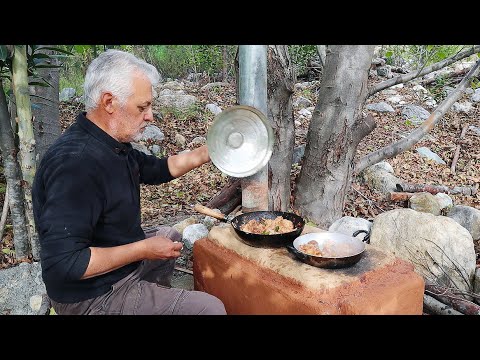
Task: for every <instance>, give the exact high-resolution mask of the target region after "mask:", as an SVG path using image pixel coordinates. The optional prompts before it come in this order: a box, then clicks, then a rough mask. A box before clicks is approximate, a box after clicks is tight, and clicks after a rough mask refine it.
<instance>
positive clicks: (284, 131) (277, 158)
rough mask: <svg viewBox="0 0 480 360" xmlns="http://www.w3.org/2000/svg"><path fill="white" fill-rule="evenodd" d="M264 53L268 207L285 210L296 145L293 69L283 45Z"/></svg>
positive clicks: (288, 196)
mask: <svg viewBox="0 0 480 360" xmlns="http://www.w3.org/2000/svg"><path fill="white" fill-rule="evenodd" d="M267 56H268V59H267V64H268V70H267V71H268V76H267V99H268V118H269V120H270V123H271V124H272V128H273V133H274V135H275V142H274V145H273V152H272V157H271V158H270V161H269V163H268V182H269V184H268V188H269V200H268V204H269V210H274V211H288V210H289V208H290V170H291V168H292V158H293V147H294V145H295V126H294V122H293V106H292V95H293V85H294V83H295V73H294V70H293V66H292V63H291V60H290V56H289V54H288V49H287V46H286V45H270V46H269V48H268V54H267Z"/></svg>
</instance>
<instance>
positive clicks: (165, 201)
mask: <svg viewBox="0 0 480 360" xmlns="http://www.w3.org/2000/svg"><path fill="white" fill-rule="evenodd" d="M201 85H204V84H195V83H186V86H185V92H186V93H187V94H191V95H195V96H196V97H197V98H198V100H199V103H198V106H197V107H196V109H195V110H194V111H189V112H186V113H179V112H178V111H173V110H172V111H171V110H165V109H159V108H158V107H155V106H154V110H155V112H154V113H156V116H155V124H156V125H157V126H158V127H159V128H160V129H161V130H162V132H163V133H164V135H165V139H164V140H163V141H162V143H161V147H162V148H163V149H164V154H165V155H173V154H176V153H178V152H179V151H182V150H185V149H186V148H189V149H193V148H194V147H196V146H198V145H190V144H189V143H190V142H191V141H192V140H193V139H194V138H195V137H197V136H204V137H206V136H207V132H208V129H209V126H210V125H211V124H212V123H213V120H214V115H213V114H211V113H209V112H208V111H207V110H205V105H206V104H208V103H212V102H213V103H216V104H217V105H218V106H220V107H221V108H222V109H226V108H227V107H229V106H232V105H235V85H234V84H232V85H229V86H226V87H222V88H214V89H212V90H210V91H202V90H201ZM412 87H413V84H409V83H407V84H405V86H404V87H403V88H402V89H397V92H398V93H399V94H400V95H404V96H406V97H408V99H410V100H409V101H408V102H407V103H410V104H417V105H420V106H423V107H425V105H424V104H422V102H421V101H420V100H421V99H419V98H418V97H416V95H415V93H414V92H413V90H412ZM299 95H301V96H303V97H307V98H309V99H310V100H311V101H312V102H313V105H315V103H316V96H317V93H316V88H315V87H314V88H312V89H310V90H296V91H295V94H294V99H295V97H297V96H299ZM386 97H388V96H387V95H383V94H382V93H381V92H380V93H377V94H375V95H374V96H372V97H371V98H369V99H368V101H367V103H371V102H380V101H384V100H385V98H386ZM468 99H469V95H465V94H464V95H463V98H462V99H461V100H459V101H465V100H468ZM479 104H480V103H477V104H476V105H475V104H473V105H474V108H473V110H472V111H471V112H470V113H469V114H468V115H467V114H463V113H454V112H452V111H449V112H447V113H446V114H445V115H444V117H443V118H442V120H441V121H440V122H439V123H438V124H437V125H436V126H435V128H434V129H433V130H432V131H431V132H430V133H429V135H430V136H425V137H424V138H423V139H422V140H421V141H420V142H419V143H417V144H416V145H415V146H414V147H413V148H412V149H410V150H408V151H405V152H404V153H402V154H399V155H397V156H396V157H395V158H393V159H387V161H388V162H389V163H390V164H391V165H392V167H393V169H394V172H395V176H397V177H398V178H399V179H401V180H404V181H405V182H408V183H415V184H429V185H445V186H449V187H454V186H473V185H474V184H476V183H480V136H478V135H475V134H474V132H473V131H470V130H469V131H467V133H466V135H465V139H464V140H463V142H462V147H461V152H460V156H459V159H458V163H457V166H456V173H455V174H452V173H451V171H450V165H451V161H452V158H453V155H454V152H455V148H456V145H457V142H458V138H459V135H460V132H461V130H462V127H463V125H464V124H466V123H468V124H469V125H474V126H476V127H479V128H480V109H479V108H480V105H479ZM82 107H83V105H81V104H78V103H74V102H72V103H62V104H61V107H60V116H61V123H62V128H63V129H65V128H66V127H67V126H68V125H70V124H71V123H72V122H73V121H74V120H75V116H76V114H77V113H78V112H79V111H82ZM425 108H426V107H425ZM427 110H429V111H432V109H428V108H427ZM294 112H295V119H296V120H298V121H300V123H301V124H300V125H298V126H296V128H295V146H298V145H301V144H304V143H305V142H306V134H307V131H308V126H309V120H307V119H305V118H301V117H299V115H298V109H295V110H294ZM371 114H372V115H373V116H374V117H375V119H376V122H377V127H376V128H375V129H374V131H373V132H372V133H371V134H369V135H368V136H367V137H365V138H364V139H363V141H362V142H361V143H360V144H359V147H358V151H357V155H356V159H357V160H358V159H359V158H360V156H363V155H365V154H367V153H369V152H371V151H374V150H377V149H379V148H381V147H383V146H385V145H387V144H388V143H390V142H394V141H397V140H399V139H400V138H401V135H405V134H408V133H410V132H411V131H412V130H413V129H414V128H415V126H414V125H411V124H409V122H406V121H405V120H403V119H402V117H401V108H400V107H398V108H397V109H396V112H395V113H375V112H371ZM176 133H180V134H182V135H183V136H184V137H185V138H186V140H187V141H186V142H187V146H186V147H183V148H181V147H179V146H178V145H177V144H176V142H175V134H176ZM421 146H426V147H428V148H430V150H432V151H434V152H436V153H437V154H438V155H439V156H440V157H441V158H442V159H444V160H445V162H446V163H447V165H441V164H437V163H435V162H433V161H431V160H427V159H425V158H423V157H421V156H420V155H419V154H418V153H417V152H416V151H415V149H416V148H418V147H421ZM299 169H300V167H299V166H296V165H294V166H293V167H292V172H291V179H292V182H291V183H292V190H293V189H294V186H295V179H296V177H297V175H298V173H299ZM2 181H3V182H5V179H4V178H3V175H2V174H0V183H1V182H2ZM227 181H228V177H227V176H225V175H223V174H222V173H221V172H220V171H219V170H218V169H217V168H216V167H215V166H214V165H213V164H212V163H210V164H206V165H203V166H202V167H200V168H198V169H195V170H192V171H191V172H189V173H187V174H185V175H184V176H182V177H181V178H178V179H175V180H174V181H172V182H170V183H167V184H162V185H142V186H141V206H142V224H143V225H144V227H151V226H155V225H159V224H168V225H173V224H175V223H176V222H178V221H180V220H183V219H184V218H186V217H189V216H192V215H197V216H198V218H199V219H200V218H203V216H200V215H199V214H198V213H197V212H196V211H195V210H194V209H193V206H194V204H195V203H197V202H198V203H201V204H203V205H205V204H206V203H207V202H208V200H210V199H211V198H212V197H213V196H214V195H215V194H217V193H218V191H220V189H221V188H222V187H223V186H224V185H225V184H226V183H227ZM450 196H451V197H452V199H453V201H454V204H456V205H468V206H472V207H475V208H477V209H480V194H479V193H477V194H476V195H474V196H465V195H450ZM3 199H4V194H3V193H0V204H3ZM400 207H406V204H405V203H403V202H391V201H389V200H387V199H386V197H385V195H383V194H381V193H379V192H377V191H375V190H373V189H370V188H369V187H368V186H367V185H365V184H362V183H361V181H360V179H354V181H353V184H352V188H351V189H350V191H349V192H348V194H347V197H346V202H345V207H344V211H343V215H344V216H354V217H362V218H365V219H367V220H373V219H374V218H375V217H376V216H377V215H378V214H379V213H382V212H385V211H388V210H392V209H395V208H400ZM9 224H11V222H9V221H7V228H6V230H5V232H4V237H3V241H2V252H0V254H1V255H0V268H6V267H10V266H12V265H15V259H14V257H13V251H12V249H13V232H12V227H11V225H9ZM475 250H476V254H477V263H478V262H480V260H478V258H479V253H480V246H479V243H478V242H477V243H476V244H475ZM183 255H184V256H183V259H182V261H180V265H181V266H183V267H185V268H187V269H191V265H192V257H191V252H187V251H186V252H185V253H184V254H183Z"/></svg>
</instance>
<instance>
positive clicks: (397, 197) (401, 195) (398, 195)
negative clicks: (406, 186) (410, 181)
mask: <svg viewBox="0 0 480 360" xmlns="http://www.w3.org/2000/svg"><path fill="white" fill-rule="evenodd" d="M414 194H415V193H407V192H395V191H392V192H390V193H388V194H387V200H390V201H406V200H408V199H410V198H411V197H412V196H413V195H414Z"/></svg>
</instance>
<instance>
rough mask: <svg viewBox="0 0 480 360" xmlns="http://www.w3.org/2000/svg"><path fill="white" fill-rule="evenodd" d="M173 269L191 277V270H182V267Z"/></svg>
mask: <svg viewBox="0 0 480 360" xmlns="http://www.w3.org/2000/svg"><path fill="white" fill-rule="evenodd" d="M174 269H175V270H178V271H181V272H184V273H187V274H190V275H193V271H192V270H188V269H185V268H182V267H179V266H175V267H174Z"/></svg>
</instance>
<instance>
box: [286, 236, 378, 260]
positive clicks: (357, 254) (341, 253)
mask: <svg viewBox="0 0 480 360" xmlns="http://www.w3.org/2000/svg"><path fill="white" fill-rule="evenodd" d="M360 233H366V234H367V235H366V236H365V237H364V238H363V240H360V239H359V238H356V237H355V236H357V235H358V234H360ZM311 240H315V241H316V242H317V244H318V247H319V248H320V251H322V252H324V253H325V255H324V256H318V255H311V254H307V253H305V252H303V251H301V250H300V246H301V245H304V244H307V243H308V242H309V241H311ZM369 242H370V234H369V232H368V231H366V230H357V231H355V232H354V233H353V236H348V235H345V234H341V233H335V232H328V231H326V232H320V233H310V234H305V235H302V236H299V237H297V238H296V239H295V240H294V241H293V244H289V245H288V246H287V250H288V251H290V252H291V253H292V254H294V255H295V256H296V257H297V258H298V259H299V260H301V261H303V262H304V263H306V264H308V265H312V266H316V267H320V268H345V267H349V266H352V265H354V264H356V263H357V262H358V261H359V260H360V259H361V258H362V256H363V254H364V252H365V243H369Z"/></svg>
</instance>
